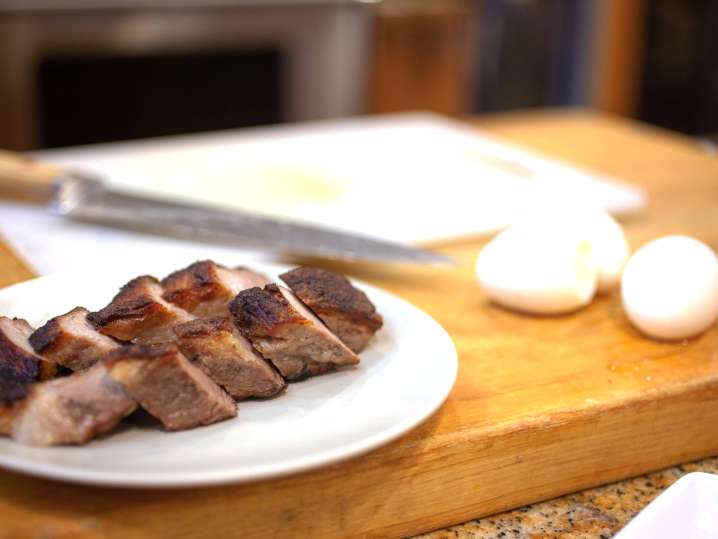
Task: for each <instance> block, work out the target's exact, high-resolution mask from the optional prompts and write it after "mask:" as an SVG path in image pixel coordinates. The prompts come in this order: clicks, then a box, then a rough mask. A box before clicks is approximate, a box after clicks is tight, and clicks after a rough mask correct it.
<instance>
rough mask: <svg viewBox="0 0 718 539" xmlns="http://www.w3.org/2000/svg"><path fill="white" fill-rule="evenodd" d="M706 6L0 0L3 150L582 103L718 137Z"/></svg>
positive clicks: (443, 0)
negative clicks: (300, 123) (328, 120)
mask: <svg viewBox="0 0 718 539" xmlns="http://www.w3.org/2000/svg"><path fill="white" fill-rule="evenodd" d="M717 29H718V2H716V1H714V0H436V1H432V0H384V1H369V0H364V1H358V0H334V1H332V0H254V1H253V0H0V147H4V148H7V149H15V150H29V149H37V148H51V147H60V146H70V145H77V144H88V143H97V142H108V141H117V140H127V139H134V138H143V137H152V136H161V135H171V134H180V133H192V132H198V131H208V130H216V129H227V128H235V127H247V126H258V125H270V124H279V123H284V122H296V121H306V120H317V119H323V118H335V117H344V116H355V115H361V114H376V113H389V112H395V111H405V110H430V111H436V112H440V113H444V114H448V115H451V116H455V117H465V116H467V115H472V114H479V113H488V112H494V111H508V110H514V109H526V108H536V107H565V106H582V107H590V108H595V109H599V110H602V111H607V112H610V113H614V114H619V115H624V116H628V117H634V118H637V119H640V120H642V121H645V122H649V123H652V124H656V125H659V126H662V127H666V128H669V129H673V130H677V131H680V132H683V133H687V134H691V135H700V136H704V137H708V138H710V137H711V136H714V135H712V134H714V133H718V37H716V36H718V30H717Z"/></svg>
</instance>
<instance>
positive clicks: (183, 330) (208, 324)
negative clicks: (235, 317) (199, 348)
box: [173, 318, 232, 338]
mask: <svg viewBox="0 0 718 539" xmlns="http://www.w3.org/2000/svg"><path fill="white" fill-rule="evenodd" d="M173 330H174V332H175V335H177V337H178V338H185V337H200V336H207V335H213V334H216V333H219V332H230V331H232V324H231V322H229V320H227V319H226V318H198V319H197V320H192V321H190V322H185V323H183V324H178V325H176V326H175V327H174V328H173Z"/></svg>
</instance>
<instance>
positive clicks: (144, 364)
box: [108, 344, 237, 430]
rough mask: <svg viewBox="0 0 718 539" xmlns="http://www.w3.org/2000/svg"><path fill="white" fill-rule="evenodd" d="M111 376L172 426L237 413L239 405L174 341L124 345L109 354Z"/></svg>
mask: <svg viewBox="0 0 718 539" xmlns="http://www.w3.org/2000/svg"><path fill="white" fill-rule="evenodd" d="M108 365H109V369H110V373H111V375H112V377H113V378H114V379H115V380H116V381H117V382H119V383H120V384H121V385H122V387H124V388H125V390H126V391H127V393H129V395H130V396H131V397H132V398H134V399H135V400H136V401H137V402H138V403H139V404H140V406H142V408H144V409H145V410H147V411H148V412H149V413H150V414H151V415H153V416H154V417H156V418H157V419H159V420H160V421H161V422H162V424H163V425H164V426H165V427H166V428H167V429H169V430H182V429H189V428H192V427H196V426H199V425H209V424H211V423H216V422H217V421H222V420H223V419H228V418H230V417H234V416H236V415H237V405H236V404H235V402H234V401H233V400H232V398H231V397H230V396H229V395H227V393H225V392H224V390H222V389H221V388H220V387H219V386H218V385H217V384H215V383H214V382H213V381H212V380H210V378H209V377H208V376H207V375H206V374H205V373H203V372H202V371H201V370H200V369H199V368H198V367H195V366H194V365H192V363H190V362H189V360H188V359H187V358H186V357H184V356H183V355H182V354H181V353H180V351H179V350H178V349H177V346H175V345H174V344H156V345H153V346H143V345H130V346H123V347H122V348H120V349H118V350H115V351H114V352H112V353H111V354H110V359H109V362H108Z"/></svg>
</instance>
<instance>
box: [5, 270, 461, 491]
mask: <svg viewBox="0 0 718 539" xmlns="http://www.w3.org/2000/svg"><path fill="white" fill-rule="evenodd" d="M133 266H134V264H131V265H130V266H125V267H123V268H122V271H120V272H119V274H123V272H124V270H127V268H128V267H133ZM249 266H250V267H253V268H256V269H258V270H259V271H263V272H266V273H270V274H272V275H278V274H279V273H281V272H283V271H286V270H287V269H289V268H292V267H295V266H291V265H283V264H274V263H266V262H257V261H251V262H250V263H249ZM145 269H147V268H146V267H145ZM79 273H80V274H89V273H93V272H92V271H91V270H86V271H83V272H79ZM106 273H107V272H106ZM112 273H113V272H110V275H112ZM157 273H161V272H159V271H158V272H157ZM77 274H78V272H76V271H73V272H58V273H52V274H48V275H42V276H39V277H36V278H34V279H29V280H26V281H22V282H20V283H15V284H12V285H10V286H7V287H4V288H0V295H4V294H6V293H8V292H9V293H16V292H17V289H21V288H24V287H26V286H33V283H36V282H38V281H52V280H57V279H62V278H63V277H65V278H68V277H70V276H72V278H75V279H76V278H77ZM349 278H350V280H351V281H352V283H354V284H356V285H358V286H359V287H360V288H361V289H362V290H364V291H366V292H367V293H368V295H369V296H370V297H371V296H372V295H373V294H379V295H385V296H387V297H388V298H390V299H391V300H392V301H396V302H398V303H399V304H401V305H402V306H403V307H408V308H410V309H412V310H413V311H414V312H415V314H416V315H418V316H420V317H422V318H424V320H425V322H427V323H428V324H429V325H432V326H434V329H435V330H436V337H437V338H439V339H440V340H441V341H443V343H441V345H440V346H441V348H446V351H447V356H446V357H444V356H442V361H444V362H445V363H446V366H447V370H446V374H447V376H446V378H445V382H444V386H443V387H442V388H440V389H441V391H437V398H436V400H433V401H430V402H429V403H428V404H427V405H426V406H421V407H417V408H416V409H415V410H414V411H413V412H412V413H411V414H410V415H409V416H408V417H406V418H404V419H403V420H401V421H399V422H397V423H396V424H394V425H391V426H390V427H387V428H385V429H383V430H381V431H379V432H376V433H374V434H371V435H370V436H368V437H365V438H362V439H360V440H357V441H354V442H351V443H349V444H346V445H343V446H341V447H335V448H331V449H328V450H324V451H320V452H318V453H317V452H314V453H310V454H308V455H305V456H302V457H299V458H294V459H291V460H288V461H285V462H284V463H283V464H279V465H278V464H263V465H253V466H252V467H250V468H246V467H244V471H243V470H242V468H243V467H242V465H241V464H240V465H238V466H232V467H227V468H223V469H221V470H202V471H196V470H195V471H190V472H182V471H181V470H180V471H179V472H178V471H176V470H175V471H173V472H171V474H170V473H167V472H159V473H155V472H145V473H142V475H141V476H140V475H137V474H133V475H129V476H126V477H121V475H122V473H123V472H121V471H120V472H118V471H111V472H101V471H98V470H90V471H85V470H82V469H81V468H78V467H71V468H68V467H67V466H63V465H62V464H57V463H48V462H42V461H35V460H27V459H23V458H21V457H17V456H14V455H5V454H3V453H2V452H0V468H4V469H7V470H11V471H13V472H20V473H23V474H27V475H30V476H33V477H40V478H45V479H53V480H59V481H64V482H68V483H74V484H82V485H94V486H104V487H117V488H138V489H145V488H146V489H171V488H182V487H206V486H219V485H227V484H247V483H254V482H259V481H265V480H268V479H275V478H280V477H288V476H292V475H296V474H299V473H302V472H306V471H309V470H315V469H321V468H325V467H327V466H330V465H332V464H336V463H338V462H343V461H347V460H350V459H353V458H356V457H358V456H360V455H363V454H366V453H369V452H370V451H373V450H374V449H376V448H378V447H381V446H383V445H388V444H390V443H391V442H393V441H395V440H396V439H398V438H399V437H401V436H402V435H404V434H406V433H407V432H409V431H411V430H413V429H414V428H416V427H418V426H419V425H421V424H422V423H423V422H424V421H426V420H427V419H429V418H430V417H431V416H432V415H434V413H435V412H436V411H437V410H438V409H439V408H440V407H441V406H442V405H443V404H444V403H445V402H446V399H447V398H448V396H449V394H450V393H451V390H452V389H453V387H454V385H455V383H456V378H457V375H458V368H459V360H458V353H457V350H456V345H455V344H454V342H453V340H452V339H451V337H450V336H449V334H448V333H447V332H446V330H445V329H444V328H443V327H442V326H441V324H439V323H438V322H437V321H436V320H434V318H432V317H431V316H430V315H429V314H428V313H426V312H425V311H424V310H422V309H420V308H419V307H417V306H415V305H414V304H412V303H411V302H409V301H407V300H405V299H403V298H401V297H399V296H397V295H396V294H393V293H392V292H389V291H387V290H384V289H382V288H379V287H376V286H373V285H371V284H368V283H366V282H364V281H362V280H360V279H355V278H353V277H349ZM449 352H450V354H449ZM48 450H51V448H48Z"/></svg>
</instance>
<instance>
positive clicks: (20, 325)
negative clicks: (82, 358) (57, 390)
mask: <svg viewBox="0 0 718 539" xmlns="http://www.w3.org/2000/svg"><path fill="white" fill-rule="evenodd" d="M32 332H33V329H32V327H31V326H30V324H28V323H27V321H26V320H23V319H22V318H8V317H7V316H0V380H6V381H16V382H20V383H22V382H31V381H34V380H49V379H50V378H54V377H55V375H56V373H57V366H56V365H55V364H54V363H52V362H50V361H45V359H43V358H42V357H40V356H38V355H37V354H36V353H35V351H34V350H33V349H32V346H31V345H30V342H29V341H28V338H29V337H30V335H31V334H32Z"/></svg>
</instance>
